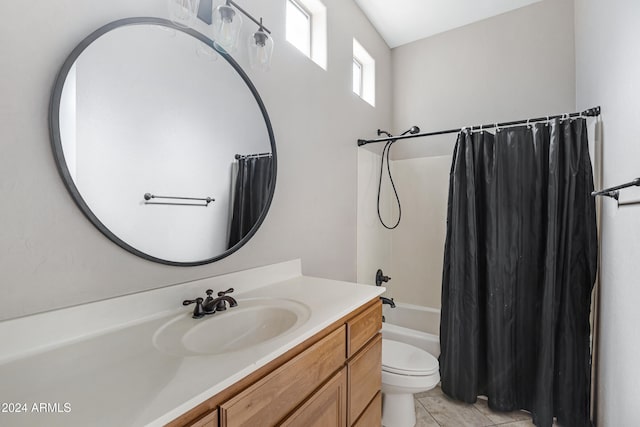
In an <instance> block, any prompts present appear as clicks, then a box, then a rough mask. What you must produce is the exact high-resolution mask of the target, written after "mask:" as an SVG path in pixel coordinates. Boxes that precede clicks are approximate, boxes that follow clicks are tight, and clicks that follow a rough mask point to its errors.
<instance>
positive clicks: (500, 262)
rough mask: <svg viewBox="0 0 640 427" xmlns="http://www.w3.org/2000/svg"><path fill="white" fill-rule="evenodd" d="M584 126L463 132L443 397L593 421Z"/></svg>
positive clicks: (590, 235) (592, 222)
mask: <svg viewBox="0 0 640 427" xmlns="http://www.w3.org/2000/svg"><path fill="white" fill-rule="evenodd" d="M592 190H593V177H592V169H591V160H590V158H589V149H588V142H587V129H586V121H585V120H584V119H577V120H571V121H569V120H566V121H559V120H554V121H552V122H550V123H549V124H548V125H546V124H536V125H532V126H522V127H516V128H508V129H502V130H499V131H497V132H496V135H492V134H490V133H487V132H480V133H470V132H469V131H464V132H461V133H460V134H459V135H458V141H457V144H456V148H455V151H454V156H453V163H452V166H451V173H450V187H449V203H448V219H447V236H446V244H445V258H444V269H443V284H442V286H443V287H442V318H441V326H440V342H441V348H442V352H441V355H440V373H441V377H442V390H443V391H444V392H445V393H446V394H447V395H449V396H451V397H453V398H455V399H458V400H461V401H464V402H468V403H472V402H475V401H476V397H477V396H478V395H485V396H487V397H488V398H489V406H490V407H491V408H492V409H495V410H499V411H511V410H516V409H526V410H528V411H530V412H531V413H532V416H533V421H534V423H535V424H536V425H537V426H539V427H548V426H551V424H552V419H553V417H554V416H556V417H558V421H559V423H560V425H562V426H580V427H582V426H589V425H591V423H590V421H589V387H590V353H589V334H590V324H589V311H590V303H591V290H592V288H593V284H594V280H595V276H596V260H597V237H596V219H595V202H594V200H593V197H591V191H592Z"/></svg>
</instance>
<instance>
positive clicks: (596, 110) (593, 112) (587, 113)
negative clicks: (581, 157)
mask: <svg viewBox="0 0 640 427" xmlns="http://www.w3.org/2000/svg"><path fill="white" fill-rule="evenodd" d="M599 115H600V107H593V108H589V109H588V110H584V111H583V112H581V113H571V114H560V115H556V116H546V117H537V118H535V119H527V120H516V121H514V122H504V123H491V124H487V125H478V126H472V127H463V128H456V129H449V130H441V131H438V132H426V133H416V134H408V135H400V136H391V137H387V138H377V139H359V140H358V147H360V146H363V145H366V144H371V143H374V142H386V141H397V140H400V139H409V138H422V137H423V136H435V135H445V134H448V133H458V132H460V131H461V130H462V129H470V130H472V131H474V130H480V129H493V128H496V127H498V128H500V127H506V126H514V125H524V124H529V123H535V122H546V121H549V120H551V119H562V118H566V117H597V116H599Z"/></svg>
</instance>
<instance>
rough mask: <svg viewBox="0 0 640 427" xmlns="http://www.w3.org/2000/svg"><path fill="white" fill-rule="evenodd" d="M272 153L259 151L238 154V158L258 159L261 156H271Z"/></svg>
mask: <svg viewBox="0 0 640 427" xmlns="http://www.w3.org/2000/svg"><path fill="white" fill-rule="evenodd" d="M272 155H273V154H271V153H257V154H236V160H242V159H257V158H259V157H271V156H272Z"/></svg>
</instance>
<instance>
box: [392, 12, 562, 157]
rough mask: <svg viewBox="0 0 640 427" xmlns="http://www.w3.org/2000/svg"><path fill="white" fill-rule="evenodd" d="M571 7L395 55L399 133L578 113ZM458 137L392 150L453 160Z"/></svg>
mask: <svg viewBox="0 0 640 427" xmlns="http://www.w3.org/2000/svg"><path fill="white" fill-rule="evenodd" d="M574 58H575V56H574V29H573V0H544V1H542V2H540V3H536V4H533V5H530V6H527V7H524V8H521V9H518V10H515V11H512V12H508V13H505V14H503V15H499V16H496V17H493V18H489V19H486V20H484V21H480V22H476V23H474V24H470V25H467V26H465V27H461V28H457V29H455V30H452V31H448V32H446V33H442V34H439V35H436V36H433V37H429V38H426V39H423V40H419V41H416V42H414V43H410V44H407V45H404V46H401V47H398V48H395V49H393V51H392V59H393V98H394V100H393V107H394V108H393V128H394V130H395V131H396V132H402V131H404V130H406V129H408V128H409V127H411V126H413V125H417V126H420V127H421V129H422V131H424V132H427V131H438V130H443V129H452V128H460V127H462V126H472V125H478V124H484V123H493V122H495V121H510V120H519V119H523V118H528V117H538V116H541V115H547V114H551V113H553V114H556V113H565V112H570V111H573V109H574V107H575V60H574ZM455 138H456V137H455V135H446V136H441V137H430V138H426V139H418V140H411V141H410V142H409V141H407V142H404V143H399V144H396V145H395V146H394V149H393V151H394V153H393V156H394V158H395V159H401V158H408V157H417V156H424V155H450V154H451V152H452V151H453V146H454V143H455Z"/></svg>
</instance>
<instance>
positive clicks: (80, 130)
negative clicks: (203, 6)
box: [50, 18, 276, 266]
mask: <svg viewBox="0 0 640 427" xmlns="http://www.w3.org/2000/svg"><path fill="white" fill-rule="evenodd" d="M212 45H213V42H212V41H211V40H210V39H208V38H206V37H205V36H203V35H202V34H200V33H198V32H196V31H194V30H191V29H185V28H179V27H177V26H175V25H174V24H172V23H171V22H170V21H166V20H163V19H157V18H131V19H124V20H120V21H116V22H113V23H111V24H109V25H106V26H104V27H102V28H100V29H98V30H97V31H95V32H94V33H92V34H91V35H90V36H89V37H87V38H86V39H85V40H83V41H82V43H80V44H79V45H78V46H77V47H76V48H75V49H74V50H73V52H72V53H71V55H70V56H69V58H68V59H67V60H66V62H65V63H64V65H63V67H62V70H61V71H60V73H59V75H58V78H57V80H56V84H55V87H54V91H53V95H52V101H51V107H50V128H51V141H52V145H53V152H54V156H55V159H56V163H57V166H58V170H59V172H60V175H61V176H62V179H63V180H64V183H65V185H66V187H67V189H68V190H69V192H70V193H71V195H72V197H73V199H74V201H75V202H76V204H77V205H78V207H79V208H80V209H81V210H82V212H83V213H84V214H85V215H86V216H87V218H88V219H89V220H90V221H91V222H92V223H93V224H94V225H95V226H96V227H97V228H98V229H99V230H100V231H101V232H102V233H103V234H104V235H105V236H107V237H108V238H109V239H111V240H112V241H113V242H115V243H116V244H118V245H119V246H121V247H122V248H124V249H126V250H128V251H130V252H132V253H134V254H136V255H139V256H141V257H143V258H146V259H148V260H152V261H156V262H161V263H164V264H170V265H181V266H191V265H201V264H206V263H209V262H213V261H216V260H218V259H220V258H223V257H225V256H227V255H229V254H231V253H233V252H234V251H236V250H237V249H239V248H240V247H241V246H242V245H244V244H245V243H246V242H247V241H248V240H249V239H250V238H251V237H252V236H253V234H254V233H255V232H256V230H257V229H258V227H259V226H260V224H261V223H262V221H263V219H264V217H265V216H266V213H267V210H268V209H269V205H270V204H271V199H272V197H273V191H274V188H275V176H276V149H275V140H274V136H273V130H272V128H271V123H270V121H269V117H268V115H267V111H266V109H265V107H264V104H263V103H262V100H261V99H260V96H259V95H258V92H257V91H256V88H255V87H254V86H253V84H252V83H251V81H250V80H249V78H248V77H247V75H246V74H245V72H244V71H243V70H242V68H241V67H240V66H239V65H238V64H237V63H236V62H235V61H234V60H233V58H231V56H229V55H228V54H226V53H224V52H222V53H220V52H217V51H215V50H214V49H213V48H212V47H211V46H212Z"/></svg>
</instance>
